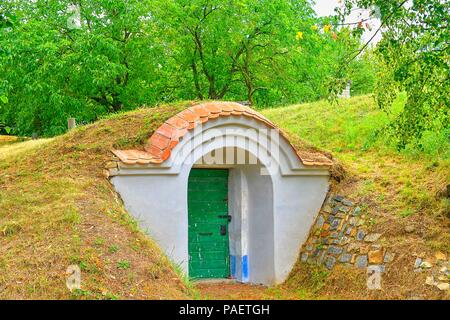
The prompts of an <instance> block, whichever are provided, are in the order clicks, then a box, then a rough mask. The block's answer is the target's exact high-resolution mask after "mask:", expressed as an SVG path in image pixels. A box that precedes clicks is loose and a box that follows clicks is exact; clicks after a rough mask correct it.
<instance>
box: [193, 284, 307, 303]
mask: <svg viewBox="0 0 450 320" xmlns="http://www.w3.org/2000/svg"><path fill="white" fill-rule="evenodd" d="M195 287H196V288H197V290H198V291H199V292H200V295H201V298H202V299H213V300H276V299H298V297H296V296H295V295H294V294H293V293H292V292H287V291H285V290H283V289H281V288H278V287H274V288H267V287H265V286H262V285H251V284H242V283H237V282H208V281H205V282H198V283H197V284H196V285H195Z"/></svg>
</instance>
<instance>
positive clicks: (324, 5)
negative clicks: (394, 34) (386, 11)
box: [314, 0, 381, 45]
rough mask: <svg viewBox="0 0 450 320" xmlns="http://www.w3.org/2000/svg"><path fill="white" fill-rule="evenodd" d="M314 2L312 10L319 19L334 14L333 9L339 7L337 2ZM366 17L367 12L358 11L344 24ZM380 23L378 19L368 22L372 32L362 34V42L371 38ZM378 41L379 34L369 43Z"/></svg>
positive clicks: (325, 0) (328, 0) (321, 0)
mask: <svg viewBox="0 0 450 320" xmlns="http://www.w3.org/2000/svg"><path fill="white" fill-rule="evenodd" d="M315 1H316V4H315V5H314V10H315V11H316V13H317V15H318V16H319V17H323V16H329V15H332V14H334V8H336V7H337V6H339V1H338V0H315ZM368 17H369V11H368V10H358V11H356V12H354V13H352V14H351V15H350V16H349V17H348V18H347V21H346V22H358V21H360V20H361V19H365V18H368ZM380 23H381V22H380V20H378V19H373V20H371V21H370V22H369V24H370V27H371V29H372V31H369V30H366V32H364V35H363V38H362V40H363V41H364V42H366V41H368V40H369V39H370V38H371V37H372V36H373V34H374V33H375V31H376V30H377V29H378V28H379V26H380ZM380 39H381V32H379V33H378V34H377V35H376V36H375V38H374V39H373V40H372V42H371V45H374V44H376V43H377V42H378V41H380Z"/></svg>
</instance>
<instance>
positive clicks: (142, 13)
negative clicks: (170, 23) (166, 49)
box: [0, 0, 157, 135]
mask: <svg viewBox="0 0 450 320" xmlns="http://www.w3.org/2000/svg"><path fill="white" fill-rule="evenodd" d="M72 3H73V2H72V1H67V0H47V1H43V0H37V1H33V2H31V1H25V2H24V1H8V2H6V3H2V4H1V5H0V9H1V10H2V11H3V10H5V11H6V10H7V11H9V12H14V13H15V15H16V16H18V17H19V18H18V20H17V25H16V27H15V28H14V29H8V30H7V31H5V32H4V35H3V37H2V39H1V42H0V43H1V47H2V48H3V50H5V51H8V52H9V56H8V57H7V58H5V59H3V61H2V64H1V65H0V69H1V70H0V71H1V75H2V76H1V78H2V80H3V81H4V82H6V83H8V91H9V103H8V104H7V106H6V111H5V112H3V114H4V115H5V118H6V121H7V122H10V123H14V124H15V125H16V127H17V133H18V134H31V133H32V132H36V133H38V134H44V135H54V134H58V133H62V132H64V131H65V129H66V119H67V118H68V117H77V118H78V119H79V120H80V121H92V120H95V119H96V118H97V117H98V116H99V115H101V114H104V113H108V112H115V111H119V110H127V109H132V108H136V107H138V106H140V105H143V104H146V103H155V102H156V101H155V100H154V98H155V95H154V94H153V93H154V91H155V90H157V89H156V88H155V86H154V84H155V82H154V81H153V80H154V79H155V77H156V74H155V71H156V70H157V68H156V63H157V62H155V61H154V59H153V55H154V52H153V49H152V46H151V43H152V42H151V32H149V30H148V23H147V20H146V19H148V17H149V12H150V8H149V5H150V1H138V0H129V1H126V2H122V1H120V2H119V1H109V0H100V1H95V2H92V1H77V2H76V6H75V12H74V10H68V8H70V7H71V5H73V4H72ZM72 8H73V7H72ZM78 12H79V18H78V21H77V18H76V17H75V20H73V19H74V17H73V15H74V14H77V13H78Z"/></svg>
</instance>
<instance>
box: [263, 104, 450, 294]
mask: <svg viewBox="0 0 450 320" xmlns="http://www.w3.org/2000/svg"><path fill="white" fill-rule="evenodd" d="M404 99H405V97H404V96H400V97H399V98H398V99H397V101H396V102H395V104H394V106H393V110H395V109H397V110H398V109H399V108H402V106H403V104H404ZM263 113H264V114H265V115H266V116H267V117H268V118H270V119H271V120H272V121H274V122H275V123H276V124H278V125H279V126H280V127H282V128H286V129H287V130H288V131H289V132H291V133H292V134H294V135H296V136H299V137H300V138H302V139H303V140H305V141H306V142H309V143H311V144H313V145H314V146H316V147H319V148H322V149H324V150H326V151H329V152H330V153H332V154H333V156H334V158H335V159H337V160H338V161H339V162H340V163H341V164H342V165H343V167H344V168H345V170H346V179H344V181H342V182H341V183H339V184H338V185H336V186H335V187H334V189H335V190H334V192H336V193H339V194H343V195H345V196H346V197H347V198H349V199H352V200H354V201H356V202H358V203H361V204H362V205H363V206H364V210H365V211H366V212H367V216H368V224H369V227H370V228H371V230H372V231H373V232H378V233H382V234H383V237H384V240H383V241H384V242H385V243H383V245H384V246H387V247H389V248H390V249H391V250H392V251H393V252H395V253H396V256H397V258H396V259H395V261H394V262H393V264H392V266H391V267H390V268H389V270H388V272H387V274H386V276H385V277H384V278H383V281H384V283H383V290H381V291H374V292H368V291H367V290H366V286H365V280H366V275H365V271H363V272H359V274H358V272H357V271H354V270H352V271H349V270H334V271H333V272H331V273H329V272H327V271H324V270H318V269H317V268H316V269H314V268H312V269H311V268H308V267H305V266H300V265H298V266H297V269H296V270H295V271H294V272H293V273H292V275H291V278H290V279H289V280H288V282H287V286H288V287H289V288H290V289H291V290H298V291H299V294H307V295H310V294H311V291H312V292H313V293H314V294H313V296H322V297H327V296H328V297H343V298H362V297H366V298H382V299H383V298H408V297H410V296H411V297H413V296H414V295H418V296H419V297H423V298H443V297H445V296H446V297H447V298H448V297H449V296H448V293H447V295H445V293H442V292H439V290H437V289H435V288H431V287H430V286H426V285H425V279H426V274H424V273H415V272H413V269H414V267H413V266H414V261H415V259H416V257H419V256H420V257H423V258H428V259H429V260H430V261H433V260H434V255H435V254H436V253H437V252H441V253H444V254H446V255H447V257H449V253H450V206H449V204H450V201H449V198H448V189H447V188H448V185H449V184H450V166H449V164H450V161H449V155H450V153H449V144H448V140H447V139H448V137H446V136H445V135H444V134H442V135H433V134H431V133H430V134H427V135H426V136H425V137H424V138H423V141H421V142H422V144H423V148H424V150H423V151H420V152H419V151H417V150H416V149H414V148H407V149H406V150H404V151H401V152H399V151H397V150H396V148H395V146H394V144H393V142H392V141H390V140H389V139H388V138H387V137H385V136H377V135H376V131H377V129H378V128H381V127H382V126H383V125H384V124H386V123H387V121H388V118H387V116H386V115H385V114H384V113H382V112H381V111H380V110H379V109H377V107H376V105H375V103H374V100H373V99H372V98H371V97H369V96H361V97H354V98H351V99H348V100H342V101H340V103H339V105H337V106H330V105H329V104H328V103H327V102H325V101H321V102H316V103H310V104H303V105H294V106H288V107H283V108H277V109H272V110H266V111H264V112H263ZM305 288H309V289H310V290H309V291H306V292H305Z"/></svg>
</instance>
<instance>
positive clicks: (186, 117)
mask: <svg viewBox="0 0 450 320" xmlns="http://www.w3.org/2000/svg"><path fill="white" fill-rule="evenodd" d="M231 115H232V116H245V117H250V118H253V119H256V120H258V121H261V122H263V123H265V124H266V125H267V126H269V127H270V128H275V129H277V130H278V131H279V132H280V134H281V135H282V136H283V137H284V138H285V139H286V140H287V141H288V142H289V139H288V137H287V135H286V134H285V133H284V132H283V131H282V130H280V129H279V128H277V127H276V126H275V125H274V124H273V123H272V122H271V121H270V120H269V119H267V118H266V117H264V116H263V115H261V114H260V113H259V112H257V111H255V110H253V109H251V108H250V107H248V106H244V105H241V104H238V103H235V102H206V103H202V104H199V105H195V106H192V107H189V108H188V109H186V110H183V111H181V112H180V113H178V114H177V115H175V116H173V117H172V118H170V119H169V120H167V121H166V122H165V123H163V124H162V125H161V126H160V127H159V128H158V129H157V130H156V131H155V133H154V134H153V135H152V136H151V137H150V139H149V140H148V143H147V145H146V146H145V151H138V150H113V153H114V154H115V155H116V156H117V157H118V158H119V159H120V160H121V161H122V162H123V163H125V164H149V163H152V164H159V163H162V162H164V161H165V160H167V159H168V158H169V157H170V154H171V151H172V149H173V148H175V146H176V145H177V144H178V142H179V140H180V139H181V138H182V137H183V136H184V135H185V134H186V133H187V132H188V130H192V129H194V128H195V127H196V126H197V125H198V124H199V123H204V122H207V121H208V120H211V119H216V118H218V117H221V116H231ZM291 146H292V148H293V149H294V151H295V153H296V154H297V156H298V157H299V159H300V161H301V162H302V163H303V164H304V165H305V166H327V167H328V166H332V165H333V161H332V160H330V159H328V158H327V157H326V156H325V155H323V154H321V153H314V152H306V151H298V150H296V148H295V147H294V146H293V145H292V144H291Z"/></svg>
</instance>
